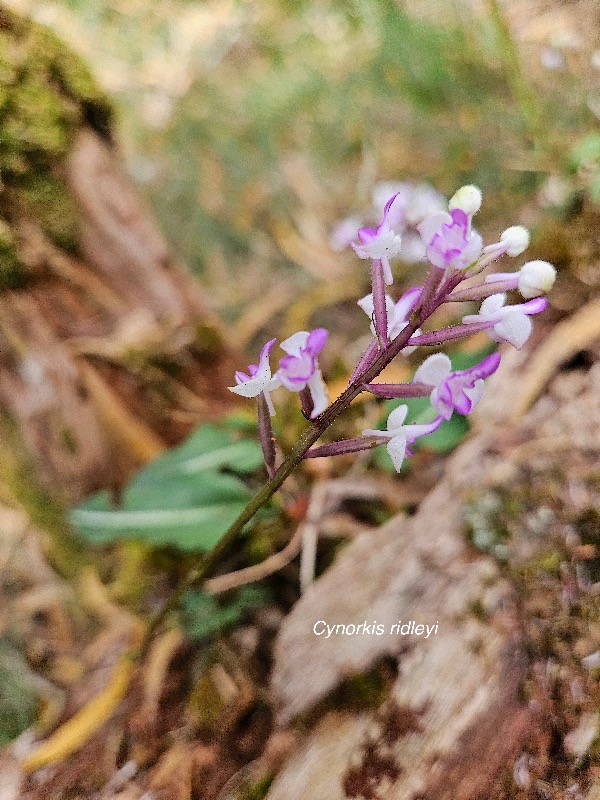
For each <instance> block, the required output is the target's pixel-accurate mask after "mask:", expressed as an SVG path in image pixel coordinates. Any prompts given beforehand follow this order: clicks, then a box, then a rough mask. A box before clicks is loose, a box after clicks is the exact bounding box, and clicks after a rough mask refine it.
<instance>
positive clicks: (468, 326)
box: [409, 322, 496, 347]
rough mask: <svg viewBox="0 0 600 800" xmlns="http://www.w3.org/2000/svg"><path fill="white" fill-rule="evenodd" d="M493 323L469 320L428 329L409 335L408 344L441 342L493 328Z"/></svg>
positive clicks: (412, 345) (414, 345) (420, 344)
mask: <svg viewBox="0 0 600 800" xmlns="http://www.w3.org/2000/svg"><path fill="white" fill-rule="evenodd" d="M495 324H496V323H495V322H469V323H465V324H462V325H453V326H452V327H450V328H441V329H440V330H437V331H429V333H423V334H421V335H420V336H411V338H410V340H409V345H410V346H411V347H420V346H423V345H425V346H427V345H436V344H443V343H444V342H450V341H452V340H453V339H462V338H463V337H464V336H470V335H471V334H472V333H479V331H486V330H488V328H493V327H494V325H495Z"/></svg>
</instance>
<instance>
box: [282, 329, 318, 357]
mask: <svg viewBox="0 0 600 800" xmlns="http://www.w3.org/2000/svg"><path fill="white" fill-rule="evenodd" d="M309 335H310V334H309V333H308V331H298V333H294V334H293V335H292V336H290V337H288V338H287V339H286V340H285V341H284V342H282V343H281V344H280V345H279V346H280V347H281V349H282V350H285V352H286V353H288V354H289V355H290V356H298V355H300V350H301V349H302V348H303V347H304V345H305V344H306V340H307V339H308V337H309Z"/></svg>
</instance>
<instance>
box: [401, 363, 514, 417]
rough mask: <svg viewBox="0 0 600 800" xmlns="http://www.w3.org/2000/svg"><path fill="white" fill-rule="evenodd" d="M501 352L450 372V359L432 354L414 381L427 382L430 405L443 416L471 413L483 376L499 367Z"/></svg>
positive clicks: (479, 395) (478, 399)
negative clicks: (473, 364)
mask: <svg viewBox="0 0 600 800" xmlns="http://www.w3.org/2000/svg"><path fill="white" fill-rule="evenodd" d="M499 364H500V354H499V353H492V355H490V356H487V358H484V359H483V361H480V362H479V364H476V365H475V366H473V367H470V368H469V369H463V370H456V371H454V372H453V371H452V362H451V361H450V359H449V358H448V356H447V355H445V354H444V353H434V354H433V355H432V356H429V358H426V359H425V361H424V362H423V363H422V364H421V366H420V367H419V369H418V370H417V371H416V372H415V375H414V378H413V383H425V384H429V385H430V386H431V387H433V388H432V392H431V396H430V397H431V405H432V406H433V407H434V408H435V409H436V411H437V412H438V413H439V414H440V415H441V416H442V417H443V418H444V419H450V417H451V416H452V412H453V411H458V413H459V414H465V415H466V414H470V413H471V411H472V410H473V409H474V408H475V406H476V405H477V403H478V402H479V401H480V400H481V397H482V395H483V379H484V378H487V377H489V376H490V375H491V374H492V373H493V372H495V371H496V370H497V369H498V365H499Z"/></svg>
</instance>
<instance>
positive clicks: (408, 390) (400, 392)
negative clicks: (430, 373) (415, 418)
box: [365, 383, 433, 400]
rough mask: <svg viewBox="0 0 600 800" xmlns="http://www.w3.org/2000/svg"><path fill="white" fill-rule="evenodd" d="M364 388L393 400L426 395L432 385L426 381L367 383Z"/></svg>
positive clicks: (429, 392) (428, 393)
mask: <svg viewBox="0 0 600 800" xmlns="http://www.w3.org/2000/svg"><path fill="white" fill-rule="evenodd" d="M365 389H368V391H369V392H371V394H376V395H377V397H385V398H386V399H387V400H395V399H396V398H398V397H427V396H428V395H430V394H431V390H432V389H433V386H429V385H428V384H426V383H367V384H366V385H365Z"/></svg>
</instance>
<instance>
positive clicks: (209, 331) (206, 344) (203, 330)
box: [194, 324, 223, 356]
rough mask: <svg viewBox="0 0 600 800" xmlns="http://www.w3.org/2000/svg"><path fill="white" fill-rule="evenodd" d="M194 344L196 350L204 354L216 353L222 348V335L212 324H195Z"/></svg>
mask: <svg viewBox="0 0 600 800" xmlns="http://www.w3.org/2000/svg"><path fill="white" fill-rule="evenodd" d="M194 333H195V345H196V348H197V349H198V351H199V352H200V353H201V354H202V355H205V356H211V355H216V354H217V353H220V352H221V350H222V348H223V337H222V335H221V333H220V332H219V331H218V330H217V329H216V328H215V327H213V326H212V325H205V324H199V325H196V330H195V331H194Z"/></svg>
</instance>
